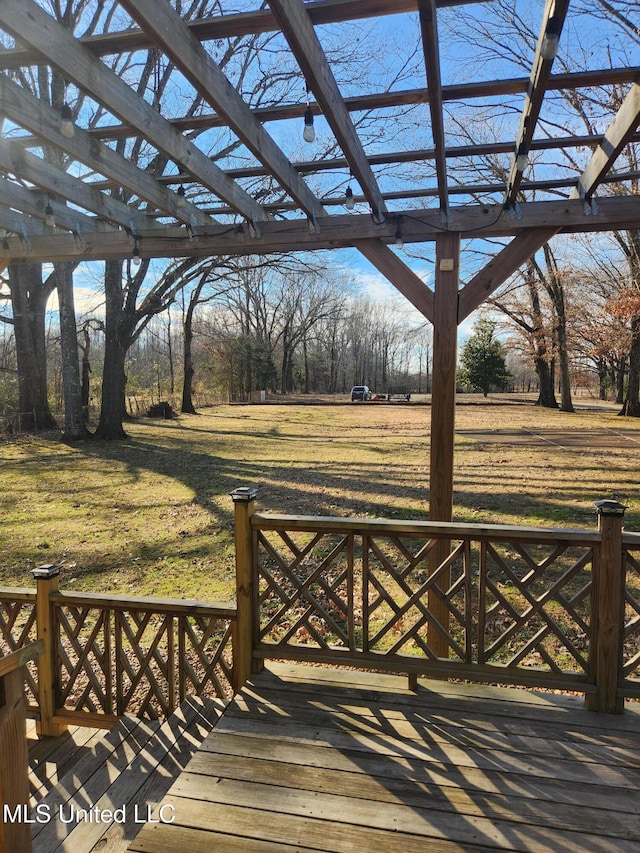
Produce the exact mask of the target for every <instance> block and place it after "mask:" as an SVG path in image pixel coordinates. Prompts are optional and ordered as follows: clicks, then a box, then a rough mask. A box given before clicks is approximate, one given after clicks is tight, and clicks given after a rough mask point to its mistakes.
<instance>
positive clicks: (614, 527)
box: [586, 500, 626, 714]
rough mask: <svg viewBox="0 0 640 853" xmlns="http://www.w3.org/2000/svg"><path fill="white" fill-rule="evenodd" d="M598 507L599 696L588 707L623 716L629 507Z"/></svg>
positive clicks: (594, 654) (595, 610) (595, 661)
mask: <svg viewBox="0 0 640 853" xmlns="http://www.w3.org/2000/svg"><path fill="white" fill-rule="evenodd" d="M596 506H597V508H598V529H599V530H600V533H601V534H602V540H601V543H600V548H599V550H596V551H594V559H593V578H592V592H591V599H592V603H591V629H592V640H591V652H590V669H591V672H592V674H594V675H595V682H596V693H595V695H590V696H587V703H586V704H587V708H588V709H589V710H590V711H601V712H604V713H609V714H622V713H623V711H624V697H622V696H619V695H618V692H617V691H618V681H619V678H620V675H621V672H622V639H623V635H624V599H625V567H624V562H623V557H622V523H623V519H624V511H625V509H626V506H624V504H621V503H618V501H613V500H604V501H598V502H597V503H596Z"/></svg>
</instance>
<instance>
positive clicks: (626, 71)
mask: <svg viewBox="0 0 640 853" xmlns="http://www.w3.org/2000/svg"><path fill="white" fill-rule="evenodd" d="M635 75H636V70H635V69H633V68H629V67H626V68H603V69H599V70H593V71H575V72H570V73H566V74H554V75H552V76H551V78H550V79H549V83H548V85H547V91H548V92H550V91H559V90H562V89H579V88H583V87H584V88H586V87H589V86H607V85H612V86H614V85H624V84H625V83H630V82H631V81H632V80H633V79H634V78H635ZM528 87H529V78H528V77H515V78H511V79H506V80H483V81H477V82H472V83H452V84H447V85H444V86H442V100H443V102H451V101H458V100H470V99H476V98H489V97H499V96H500V95H521V94H526V92H527V89H528ZM428 103H429V90H428V89H427V88H416V89H394V90H392V91H390V92H374V93H370V94H366V95H353V96H350V97H346V98H344V104H345V106H346V108H347V110H348V111H349V112H362V111H365V110H380V109H389V108H392V107H402V106H411V105H413V104H428ZM305 109H306V105H305V104H301V103H300V102H296V103H291V104H277V105H272V106H268V107H257V108H256V109H254V110H253V111H252V112H253V114H254V116H255V117H256V118H257V119H259V120H260V121H261V122H267V121H282V120H283V119H300V118H302V116H303V114H304V111H305ZM169 123H170V124H171V125H172V126H173V127H174V128H176V130H181V131H188V130H194V131H197V132H202V131H204V130H208V129H209V128H212V127H222V126H224V124H225V120H224V119H223V118H222V117H220V116H218V115H216V114H215V113H209V114H204V115H198V116H181V117H178V118H171V119H169ZM89 132H90V133H94V134H96V135H98V136H99V137H100V138H101V139H121V138H126V137H127V136H133V135H135V133H136V131H135V130H133V129H132V128H130V127H128V126H127V125H106V124H103V125H101V126H100V127H97V128H93V129H92V130H90V131H89ZM509 150H510V151H512V150H513V142H511V143H510V145H509Z"/></svg>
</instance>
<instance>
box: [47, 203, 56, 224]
mask: <svg viewBox="0 0 640 853" xmlns="http://www.w3.org/2000/svg"><path fill="white" fill-rule="evenodd" d="M44 224H45V225H46V226H47V228H55V226H56V217H55V215H54V213H53V208H52V207H51V202H50V201H49V202H47V206H46V207H45V209H44Z"/></svg>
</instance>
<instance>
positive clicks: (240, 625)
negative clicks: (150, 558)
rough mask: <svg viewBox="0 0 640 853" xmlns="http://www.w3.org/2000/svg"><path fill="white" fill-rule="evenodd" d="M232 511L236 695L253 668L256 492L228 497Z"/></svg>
mask: <svg viewBox="0 0 640 853" xmlns="http://www.w3.org/2000/svg"><path fill="white" fill-rule="evenodd" d="M229 494H230V496H231V499H232V500H233V505H234V511H235V547H236V622H235V631H234V635H233V689H234V691H235V692H236V693H237V692H238V691H239V690H241V689H242V685H243V684H244V683H245V682H246V681H247V680H248V679H249V678H250V676H251V672H252V665H253V643H254V630H253V624H254V613H253V535H252V530H251V516H252V515H253V511H254V501H255V499H256V496H257V494H258V490H257V489H253V488H250V487H243V488H239V489H234V490H233V491H232V492H230V493H229Z"/></svg>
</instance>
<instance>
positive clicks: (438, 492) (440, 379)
mask: <svg viewBox="0 0 640 853" xmlns="http://www.w3.org/2000/svg"><path fill="white" fill-rule="evenodd" d="M459 274H460V234H459V233H457V232H443V233H442V234H439V235H438V237H437V238H436V270H435V299H434V317H433V378H432V389H431V461H430V471H429V520H430V521H451V517H452V513H453V440H454V425H455V405H456V367H457V353H458V281H459ZM450 550H451V543H450V542H449V541H448V540H440V541H439V542H437V544H436V546H435V548H433V550H432V552H431V559H430V566H431V571H432V572H433V571H434V570H435V569H436V568H437V566H439V565H440V564H441V563H442V562H444V560H446V558H447V557H448V556H449V553H450ZM449 574H450V573H449V572H447V573H446V574H445V575H444V576H443V578H442V580H441V581H440V583H439V584H438V587H439V589H441V590H445V589H446V587H447V586H448V584H449ZM429 610H430V611H431V612H432V613H433V614H434V616H435V617H436V619H438V621H439V622H440V624H441V625H442V626H443V627H444V628H445V630H448V627H449V611H448V609H447V608H446V606H445V605H444V604H443V603H442V602H441V601H440V600H439V598H438V596H437V595H436V594H435V593H430V594H429ZM429 645H430V647H431V648H432V650H433V651H434V652H435V654H436V655H437V656H438V657H448V656H449V645H448V643H447V641H446V638H445V637H443V636H442V635H441V634H440V633H438V632H437V631H436V630H435V629H433V626H430V627H429Z"/></svg>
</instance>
